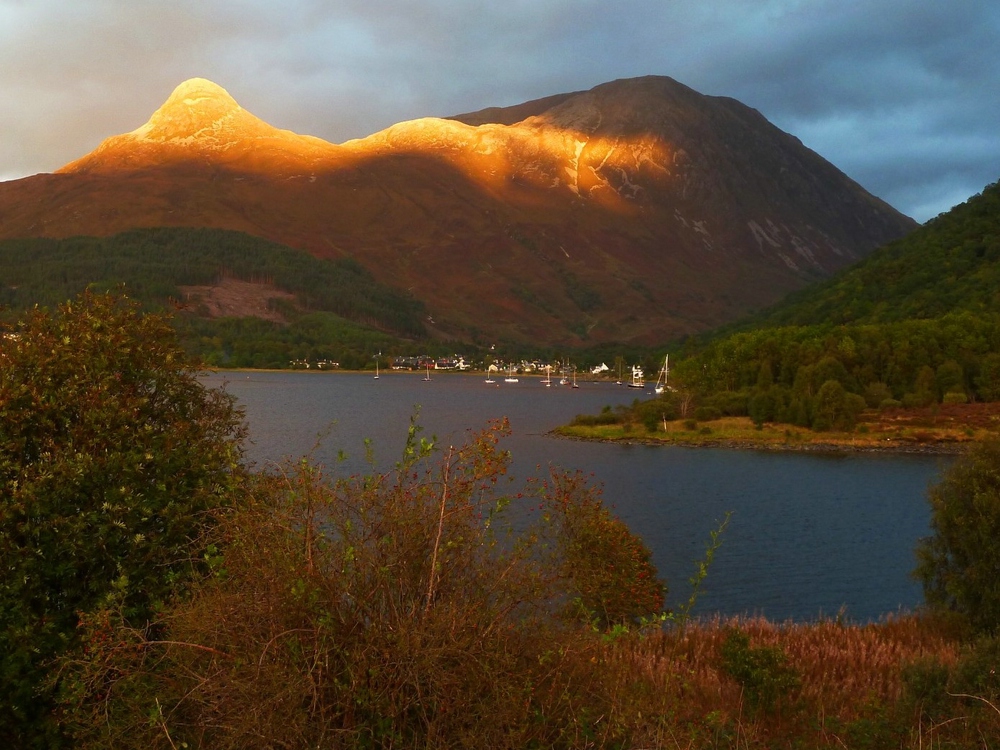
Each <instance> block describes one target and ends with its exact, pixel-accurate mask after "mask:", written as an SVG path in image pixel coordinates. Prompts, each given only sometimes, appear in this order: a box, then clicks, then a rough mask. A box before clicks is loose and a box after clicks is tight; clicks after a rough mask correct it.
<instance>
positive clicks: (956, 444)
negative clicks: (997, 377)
mask: <svg viewBox="0 0 1000 750" xmlns="http://www.w3.org/2000/svg"><path fill="white" fill-rule="evenodd" d="M561 429H563V428H561V427H557V428H555V429H553V430H549V432H547V433H546V434H547V435H549V436H550V437H555V438H561V439H563V440H578V441H580V442H587V443H620V444H623V445H655V446H665V447H671V446H672V447H677V448H718V449H722V450H752V451H768V452H771V453H840V454H850V453H887V454H897V455H899V454H902V455H907V454H909V455H937V456H960V455H962V453H964V452H965V451H966V450H968V449H969V448H970V447H971V446H972V445H974V444H975V442H976V441H974V440H953V441H936V442H934V443H912V444H911V443H892V444H891V445H878V444H870V443H869V444H852V443H841V442H818V441H817V442H802V443H777V442H768V441H764V440H761V441H753V440H743V439H739V438H720V439H718V440H676V439H671V438H656V437H642V436H639V435H629V436H625V435H623V436H621V437H608V436H586V435H570V434H566V433H563V432H560V430H561Z"/></svg>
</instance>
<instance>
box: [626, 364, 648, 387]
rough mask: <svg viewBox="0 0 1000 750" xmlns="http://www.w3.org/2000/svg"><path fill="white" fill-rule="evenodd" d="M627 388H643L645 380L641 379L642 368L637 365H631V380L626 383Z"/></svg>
mask: <svg viewBox="0 0 1000 750" xmlns="http://www.w3.org/2000/svg"><path fill="white" fill-rule="evenodd" d="M628 387H629V388H645V387H646V381H645V380H644V379H643V375H642V368H641V367H639V365H632V382H631V383H629V384H628Z"/></svg>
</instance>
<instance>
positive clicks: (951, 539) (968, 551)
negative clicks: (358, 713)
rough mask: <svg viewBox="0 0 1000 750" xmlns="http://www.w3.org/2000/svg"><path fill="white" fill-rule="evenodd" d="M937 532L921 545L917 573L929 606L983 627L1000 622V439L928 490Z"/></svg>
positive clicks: (967, 457)
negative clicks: (999, 541)
mask: <svg viewBox="0 0 1000 750" xmlns="http://www.w3.org/2000/svg"><path fill="white" fill-rule="evenodd" d="M929 500H930V505H931V529H932V531H933V534H932V535H931V536H930V537H927V538H925V539H922V540H921V541H920V542H919V544H918V546H917V560H918V564H917V568H916V570H915V571H914V575H915V576H916V578H917V579H918V580H920V582H921V583H922V584H923V588H924V597H925V598H926V600H927V604H928V605H929V606H930V607H931V608H932V609H935V610H939V611H954V612H958V613H959V614H961V615H962V616H963V617H965V618H967V619H968V621H969V623H970V624H971V625H972V626H973V628H975V629H976V630H979V631H986V632H995V631H996V630H997V627H998V625H1000V545H998V544H997V539H998V538H1000V441H992V442H988V443H982V444H980V445H978V446H976V447H975V448H973V449H972V450H971V451H970V452H969V453H968V454H967V455H965V456H963V457H962V458H960V459H959V460H958V461H957V462H956V463H955V464H954V465H953V466H952V467H951V468H950V469H949V470H948V472H947V473H946V474H945V475H944V478H943V479H942V480H941V481H940V482H939V483H938V484H937V485H935V486H934V487H932V488H931V490H930V493H929Z"/></svg>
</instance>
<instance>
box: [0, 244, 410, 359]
mask: <svg viewBox="0 0 1000 750" xmlns="http://www.w3.org/2000/svg"><path fill="white" fill-rule="evenodd" d="M224 277H231V278H235V279H239V280H241V281H253V282H261V283H266V284H270V285H273V286H274V287H275V288H277V289H279V290H281V291H283V292H289V293H292V294H294V295H295V298H294V302H291V301H287V302H286V301H279V302H277V303H276V304H278V305H280V309H279V312H280V313H281V314H282V317H283V318H284V320H285V321H286V322H284V323H275V322H268V321H264V320H261V319H259V318H223V319H211V318H208V317H206V316H204V315H203V314H200V313H201V312H202V311H199V310H198V309H197V308H194V309H188V310H184V309H181V310H179V311H177V314H176V315H175V318H174V321H175V326H176V327H177V329H178V331H179V332H180V333H181V337H182V342H183V344H184V345H185V347H186V348H187V349H188V350H189V351H190V352H192V353H194V354H197V355H199V356H201V357H202V358H204V359H205V360H206V361H207V362H208V363H210V364H213V365H218V366H229V367H287V366H288V363H289V361H290V360H305V359H308V360H311V361H314V362H315V361H317V360H321V359H329V360H335V361H339V362H341V364H342V365H344V366H346V367H360V366H363V365H364V364H367V363H369V362H370V361H371V358H372V357H373V356H374V355H375V354H376V352H378V351H380V350H382V349H388V348H389V347H390V345H392V344H393V343H397V344H398V342H402V341H406V340H412V339H424V338H425V337H426V330H425V327H424V319H425V317H426V313H425V311H424V308H423V305H422V303H420V302H418V301H416V300H414V299H413V298H412V297H410V296H409V295H407V294H404V293H402V292H400V291H398V290H395V289H391V288H389V287H386V286H385V285H382V284H379V283H378V282H376V281H375V280H374V279H373V278H372V276H371V274H370V273H369V272H368V271H366V270H365V269H363V268H362V267H361V266H360V265H359V264H358V263H357V262H355V261H354V260H351V259H349V258H342V259H338V260H333V261H328V260H320V259H317V258H314V257H313V256H311V255H309V254H308V253H305V252H302V251H299V250H294V249H292V248H289V247H285V246H283V245H278V244H276V243H273V242H268V241H266V240H262V239H260V238H258V237H252V236H250V235H247V234H243V233H240V232H230V231H223V230H214V229H140V230H134V231H130V232H124V233H122V234H118V235H115V236H113V237H104V238H97V237H73V238H69V239H64V240H52V239H24V240H6V241H3V242H0V305H5V306H7V307H9V308H10V309H11V310H12V311H18V310H23V309H28V308H31V307H32V306H34V305H40V306H44V307H50V308H52V307H54V306H55V305H57V304H60V303H62V302H65V301H66V300H68V299H73V298H74V297H75V296H76V295H77V294H79V293H80V292H81V291H82V290H83V289H91V290H95V291H101V292H103V291H108V290H115V289H118V288H119V287H122V288H124V289H125V291H126V292H127V293H128V295H129V296H130V297H131V298H133V299H136V300H139V301H141V302H142V303H143V304H144V305H145V306H146V307H147V309H164V308H166V309H170V310H172V311H173V310H174V308H175V307H176V306H177V305H178V304H179V303H181V301H182V300H183V294H182V292H181V287H183V286H198V285H210V284H214V283H216V282H218V281H219V280H220V279H222V278H224Z"/></svg>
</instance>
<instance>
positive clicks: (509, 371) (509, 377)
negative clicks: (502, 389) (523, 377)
mask: <svg viewBox="0 0 1000 750" xmlns="http://www.w3.org/2000/svg"><path fill="white" fill-rule="evenodd" d="M503 382H505V383H516V382H518V380H517V378H515V377H514V365H510V367H508V368H507V377H505V378H504V379H503Z"/></svg>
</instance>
